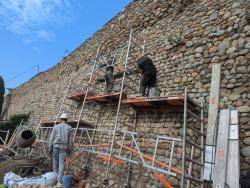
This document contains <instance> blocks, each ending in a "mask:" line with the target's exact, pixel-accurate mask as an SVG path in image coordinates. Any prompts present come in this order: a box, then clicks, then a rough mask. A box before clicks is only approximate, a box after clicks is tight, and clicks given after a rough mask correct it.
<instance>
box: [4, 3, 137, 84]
mask: <svg viewBox="0 0 250 188" xmlns="http://www.w3.org/2000/svg"><path fill="white" fill-rule="evenodd" d="M131 1H132V0H0V75H2V76H3V77H4V79H5V82H6V87H8V88H14V87H16V86H18V85H20V84H21V83H23V82H25V81H27V80H28V79H29V78H31V77H32V76H34V75H35V74H36V73H37V66H36V65H39V66H40V71H44V70H47V69H48V68H50V67H52V66H53V65H55V64H56V63H58V61H60V59H62V57H63V56H65V55H66V53H68V52H70V51H73V50H74V49H75V48H77V47H78V46H79V45H80V44H81V43H83V42H84V41H85V40H86V39H87V38H89V37H90V36H91V35H92V34H93V33H94V32H95V31H96V30H97V29H99V28H100V27H101V26H102V25H104V24H105V23H106V22H107V21H108V20H110V19H111V18H112V17H113V16H114V15H116V14H117V13H118V12H119V11H120V10H121V9H122V8H124V7H125V6H126V5H128V4H129V3H130V2H131Z"/></svg>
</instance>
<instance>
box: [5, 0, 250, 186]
mask: <svg viewBox="0 0 250 188" xmlns="http://www.w3.org/2000/svg"><path fill="white" fill-rule="evenodd" d="M246 14H247V13H246V1H244V0H196V1H194V2H192V1H181V2H177V1H173V0H172V1H166V0H154V1H153V0H152V1H150V0H135V1H134V2H133V3H131V4H130V5H129V6H128V7H126V8H125V9H124V10H122V11H121V12H120V13H119V14H118V15H116V16H115V17H114V18H113V19H112V20H110V21H109V22H108V23H107V24H106V25H104V26H103V27H102V28H101V29H100V30H98V31H97V32H96V33H95V34H94V35H93V36H92V37H91V38H89V39H88V40H87V41H85V42H84V43H83V44H82V45H81V46H80V47H78V48H77V49H76V50H74V51H73V52H72V53H71V54H70V55H68V56H67V57H65V58H64V59H63V60H62V61H61V62H60V63H59V64H58V65H56V66H55V67H53V68H51V69H50V70H48V71H46V72H43V73H40V74H39V75H37V76H36V77H34V78H33V79H31V80H29V81H28V82H26V83H24V84H23V85H21V86H19V87H17V88H16V89H15V90H13V91H12V96H11V105H10V108H9V115H13V114H16V113H23V112H32V116H33V117H34V118H35V119H36V120H39V119H40V118H41V117H46V118H50V119H54V118H55V116H56V114H57V112H58V109H59V108H60V103H61V101H62V100H63V96H64V92H65V90H66V87H67V83H68V81H69V79H70V77H71V76H72V75H74V74H79V76H78V77H76V78H75V79H74V81H73V82H74V83H75V84H74V85H75V86H76V87H80V85H81V83H82V82H81V81H82V79H84V76H86V73H85V72H84V71H86V72H88V70H89V69H88V67H89V66H90V65H91V63H90V62H91V59H93V58H94V57H95V54H96V51H97V48H98V46H99V45H100V46H101V49H100V52H101V54H107V53H108V52H110V51H111V50H114V49H115V48H116V47H119V46H121V45H123V44H124V43H125V42H127V41H128V36H129V32H130V28H133V30H134V32H135V34H136V35H137V36H140V37H143V36H144V37H145V38H146V53H147V54H148V55H149V56H150V57H151V58H152V59H153V61H154V63H155V65H156V67H157V70H158V77H157V85H158V87H159V88H160V89H161V90H162V95H171V94H176V93H183V91H184V88H185V87H187V88H188V89H189V94H190V96H191V98H193V99H194V100H196V101H201V100H204V101H205V103H206V107H208V105H207V104H208V101H209V88H210V81H211V67H212V63H220V64H221V67H222V70H221V92H220V108H221V109H223V108H231V109H235V108H236V109H237V110H238V111H239V116H240V147H241V173H242V174H244V173H245V172H246V170H248V169H249V168H250V160H249V159H250V142H249V139H250V129H249V122H250V121H249V113H250V107H249V105H250V100H249V99H250V94H249V90H250V89H249V88H250V87H249V72H250V66H249V63H247V62H248V61H249V57H250V56H249V48H250V38H249V34H250V33H249V30H250V27H249V25H247V22H249V20H247V17H246ZM173 38H177V40H173ZM173 41H174V42H173ZM58 83H59V84H58ZM106 112H107V115H106V116H108V117H110V114H109V112H108V111H106ZM113 115H114V113H113ZM104 117H105V114H104V115H103V118H104ZM106 119H107V121H106V124H107V126H108V127H112V126H113V120H112V121H111V119H108V118H106ZM144 129H145V130H144ZM141 130H143V131H148V132H157V131H159V132H160V131H166V129H165V127H161V126H158V125H157V124H156V125H152V126H147V122H145V127H144V126H141V129H140V131H141ZM166 132H168V133H170V135H173V136H178V135H179V134H178V130H176V128H175V127H172V128H171V127H169V129H168V131H166ZM98 163H101V162H100V161H99V162H98ZM148 176H149V175H148ZM135 177H136V176H135ZM141 182H144V181H141ZM144 184H147V183H146V182H144ZM116 187H117V186H116Z"/></svg>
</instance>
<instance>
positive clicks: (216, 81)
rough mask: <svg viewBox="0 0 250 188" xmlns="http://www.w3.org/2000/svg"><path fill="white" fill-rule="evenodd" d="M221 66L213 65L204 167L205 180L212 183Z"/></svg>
mask: <svg viewBox="0 0 250 188" xmlns="http://www.w3.org/2000/svg"><path fill="white" fill-rule="evenodd" d="M220 70H221V66H220V64H213V66H212V78H211V87H210V95H209V109H208V127H207V137H206V151H205V165H204V177H203V178H204V179H205V180H208V181H211V180H212V179H213V178H212V172H213V167H214V154H215V143H216V135H217V124H218V121H217V120H218V108H219V94H220Z"/></svg>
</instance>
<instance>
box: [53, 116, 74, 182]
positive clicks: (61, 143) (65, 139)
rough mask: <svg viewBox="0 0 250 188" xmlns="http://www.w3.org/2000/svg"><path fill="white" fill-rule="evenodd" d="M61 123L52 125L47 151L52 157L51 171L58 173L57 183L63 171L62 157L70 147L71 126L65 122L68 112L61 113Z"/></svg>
mask: <svg viewBox="0 0 250 188" xmlns="http://www.w3.org/2000/svg"><path fill="white" fill-rule="evenodd" d="M59 119H60V121H61V123H60V124H57V125H55V126H54V128H53V130H52V133H51V136H50V140H49V153H50V154H51V155H52V158H53V171H54V172H55V173H57V174H58V184H61V181H62V176H63V172H64V159H65V157H66V154H67V153H70V149H71V148H72V134H71V133H72V127H71V126H70V125H68V124H67V120H68V114H66V113H62V114H61V116H60V117H59Z"/></svg>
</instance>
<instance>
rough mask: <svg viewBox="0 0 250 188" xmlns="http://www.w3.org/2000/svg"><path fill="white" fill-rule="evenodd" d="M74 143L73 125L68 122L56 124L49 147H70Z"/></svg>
mask: <svg viewBox="0 0 250 188" xmlns="http://www.w3.org/2000/svg"><path fill="white" fill-rule="evenodd" d="M71 144H72V127H71V126H70V125H68V124H67V123H60V124H58V125H55V126H54V128H53V130H52V132H51V135H50V139H49V149H52V147H56V148H61V149H65V150H66V149H70V147H71Z"/></svg>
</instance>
